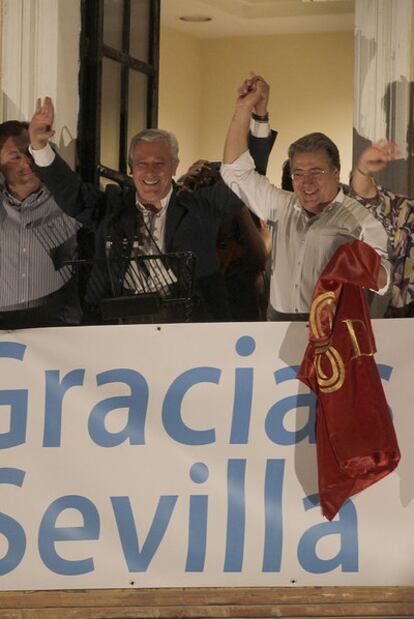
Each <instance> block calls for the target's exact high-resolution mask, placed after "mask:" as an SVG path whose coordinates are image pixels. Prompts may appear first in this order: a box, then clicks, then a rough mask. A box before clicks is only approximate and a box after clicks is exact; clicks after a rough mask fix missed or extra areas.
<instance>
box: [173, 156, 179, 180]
mask: <svg viewBox="0 0 414 619" xmlns="http://www.w3.org/2000/svg"><path fill="white" fill-rule="evenodd" d="M179 163H180V160H179V159H177V161H176V162H175V164H174V167H173V173H172V175H173V176H175V175H176V174H177V168H178V165H179Z"/></svg>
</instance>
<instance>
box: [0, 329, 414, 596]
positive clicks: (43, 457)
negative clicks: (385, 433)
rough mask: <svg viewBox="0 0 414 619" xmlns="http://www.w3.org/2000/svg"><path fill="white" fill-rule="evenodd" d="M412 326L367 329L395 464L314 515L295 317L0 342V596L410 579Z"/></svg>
mask: <svg viewBox="0 0 414 619" xmlns="http://www.w3.org/2000/svg"><path fill="white" fill-rule="evenodd" d="M413 326H414V325H413V321H412V320H409V319H406V320H392V321H391V320H388V321H385V320H383V321H375V323H374V329H375V333H376V338H377V347H378V351H379V352H378V354H377V355H376V361H377V363H378V365H379V369H380V373H381V376H382V378H383V384H384V388H385V391H386V394H387V399H388V402H389V405H390V407H391V409H392V412H393V416H394V423H395V426H396V430H397V435H398V438H399V443H400V448H401V452H402V460H401V463H400V466H399V467H398V469H397V470H396V471H395V472H394V473H393V474H392V475H390V476H388V477H387V478H385V479H384V480H382V481H380V482H379V483H377V484H375V485H374V486H372V487H371V488H369V489H368V490H366V491H364V492H362V493H361V494H359V495H357V496H355V497H353V498H352V500H349V501H347V502H346V503H345V505H344V506H343V508H342V510H341V511H340V513H339V514H338V516H337V517H336V518H335V520H333V521H332V522H328V521H327V520H325V519H324V518H323V517H322V515H321V511H320V506H319V504H318V495H317V476H316V461H315V442H314V415H315V408H314V404H315V400H314V397H313V394H311V393H310V392H309V390H308V389H307V388H306V387H305V386H303V385H301V384H300V383H299V382H298V381H297V380H296V378H295V366H297V365H298V364H299V363H300V361H301V359H302V355H303V352H304V349H305V346H306V341H307V329H306V327H305V325H304V324H301V323H285V324H282V323H279V324H278V323H257V324H243V323H239V324H237V323H235V324H211V325H210V324H209V325H200V324H192V325H190V324H189V325H163V326H151V325H142V326H117V327H108V326H106V327H79V328H66V329H38V330H30V331H17V332H13V333H6V332H2V333H1V335H0V459H1V460H0V497H1V499H0V500H1V502H0V511H1V513H0V584H1V589H3V590H9V589H74V588H99V587H105V588H106V587H115V588H124V587H192V586H194V587H200V586H203V587H210V586H211V587H216V586H220V587H223V586H295V585H297V586H319V585H332V586H334V585H341V586H346V585H411V584H412V583H413V579H414V561H413V556H414V535H413V522H414V506H413V495H414V479H413V478H414V450H413V448H412V436H413V429H414V419H413V418H412V417H411V411H412V400H411V396H410V385H411V381H412V380H413V376H414V361H413V357H412V350H413V348H414V328H413Z"/></svg>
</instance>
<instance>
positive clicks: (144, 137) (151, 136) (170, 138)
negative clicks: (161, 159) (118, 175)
mask: <svg viewBox="0 0 414 619" xmlns="http://www.w3.org/2000/svg"><path fill="white" fill-rule="evenodd" d="M158 140H164V141H165V142H167V144H168V145H169V147H170V151H171V155H172V158H173V161H174V163H178V161H179V160H178V142H177V138H176V137H175V135H174V134H173V133H171V131H165V129H143V130H142V131H140V132H139V133H136V134H135V135H134V137H133V138H132V140H131V142H130V145H129V151H128V164H129V165H130V166H131V165H132V156H133V154H134V150H135V147H136V145H137V144H138V142H141V141H143V142H156V141H158Z"/></svg>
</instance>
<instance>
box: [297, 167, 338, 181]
mask: <svg viewBox="0 0 414 619" xmlns="http://www.w3.org/2000/svg"><path fill="white" fill-rule="evenodd" d="M329 172H331V170H328V169H327V168H325V169H321V168H313V169H312V170H308V171H307V172H305V170H295V172H292V174H291V175H290V176H291V178H292V180H294V181H300V180H301V179H302V178H305V177H306V176H310V178H315V179H316V178H321V176H324V175H325V174H328V173H329Z"/></svg>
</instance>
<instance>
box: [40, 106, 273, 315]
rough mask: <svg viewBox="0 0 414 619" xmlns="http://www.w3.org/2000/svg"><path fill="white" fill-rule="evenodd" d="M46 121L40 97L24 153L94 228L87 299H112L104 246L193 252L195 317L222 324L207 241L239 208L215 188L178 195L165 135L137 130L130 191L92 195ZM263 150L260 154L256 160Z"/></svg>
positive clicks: (220, 292) (71, 211) (174, 151)
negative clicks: (198, 307)
mask: <svg viewBox="0 0 414 619" xmlns="http://www.w3.org/2000/svg"><path fill="white" fill-rule="evenodd" d="M53 119H54V110H53V104H52V101H51V99H50V98H46V99H45V100H44V102H43V104H42V103H41V102H40V101H38V104H37V108H36V111H35V114H34V115H33V118H32V121H31V123H30V127H29V133H30V140H31V152H32V154H33V157H34V160H35V164H36V166H35V169H36V172H37V174H38V175H39V177H40V178H41V179H42V181H43V182H44V184H45V185H46V186H47V187H48V189H49V190H50V191H51V193H52V195H53V196H54V199H55V200H56V202H57V204H58V205H59V206H60V207H61V208H62V210H64V211H65V212H66V213H67V214H68V215H70V216H72V217H75V218H76V219H77V220H78V221H80V222H81V223H83V224H86V225H89V226H92V227H93V229H94V230H95V233H96V235H95V258H96V259H98V260H100V262H97V263H96V264H95V265H94V267H93V269H92V273H91V278H90V281H89V286H88V291H87V300H88V301H89V302H98V301H100V300H101V299H102V298H105V297H108V296H111V294H113V281H111V277H110V274H109V273H108V269H107V268H106V265H105V256H106V254H107V252H108V247H110V250H111V251H116V255H117V256H119V255H120V254H121V255H122V256H123V257H124V258H129V257H131V255H132V253H133V248H134V244H136V243H137V242H138V244H140V245H141V246H142V247H141V249H142V252H141V253H144V254H148V253H171V252H187V251H188V252H193V253H194V254H195V256H196V258H197V263H196V273H195V277H196V294H197V295H198V296H199V297H200V298H201V300H202V305H203V307H204V308H205V313H204V315H202V317H203V318H204V317H205V319H207V320H216V321H217V320H228V319H229V318H230V314H229V309H228V304H227V301H226V290H225V285H224V281H223V277H222V275H221V273H220V271H219V264H218V260H217V256H216V251H215V241H216V237H217V231H218V228H219V226H220V224H221V223H222V221H223V220H224V219H226V218H227V217H230V216H232V215H234V214H235V213H237V212H238V211H239V210H240V209H241V208H242V207H243V204H242V202H241V201H240V200H239V199H238V198H237V197H236V196H235V195H234V194H233V192H232V191H231V190H230V189H228V188H227V187H226V186H225V184H224V183H223V182H219V183H217V184H215V185H214V186H213V187H206V188H205V189H202V190H200V191H197V192H195V193H186V192H183V193H180V195H178V194H177V186H176V185H175V183H174V181H173V180H172V179H173V176H174V175H175V172H176V169H177V165H178V144H177V141H176V139H175V137H174V136H173V135H172V134H171V133H169V132H167V131H162V130H158V129H148V130H144V131H142V132H140V133H138V134H137V135H136V136H135V137H134V138H133V139H132V141H131V145H130V151H129V165H130V169H131V173H132V179H133V185H131V186H124V187H123V188H121V187H118V186H115V185H110V186H108V187H107V188H106V189H105V191H104V192H102V191H99V190H98V189H96V188H95V187H94V186H92V185H89V184H87V183H84V182H82V180H81V179H80V178H79V176H78V175H77V174H75V173H74V172H73V171H72V170H71V169H70V168H69V167H68V166H67V164H66V163H65V162H64V161H63V160H62V159H61V158H60V157H59V155H57V154H56V153H55V152H54V151H53V150H52V148H51V147H50V145H49V139H50V138H51V137H52V136H53V130H52V126H53ZM273 140H274V137H273ZM268 150H269V149H268V148H265V149H262V152H259V154H258V157H259V159H260V158H261V157H262V154H263V153H264V152H265V151H267V152H268ZM261 167H263V165H261ZM142 231H144V234H142ZM152 250H153V251H152ZM121 279H122V278H121ZM118 281H119V278H118Z"/></svg>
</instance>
